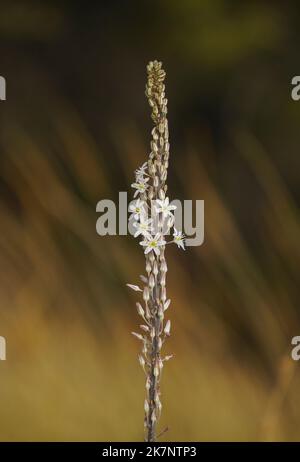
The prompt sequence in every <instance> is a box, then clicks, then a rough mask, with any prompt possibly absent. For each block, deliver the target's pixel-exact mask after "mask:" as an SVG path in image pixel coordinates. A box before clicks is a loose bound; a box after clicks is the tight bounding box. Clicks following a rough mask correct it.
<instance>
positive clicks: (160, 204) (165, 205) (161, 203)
mask: <svg viewBox="0 0 300 462" xmlns="http://www.w3.org/2000/svg"><path fill="white" fill-rule="evenodd" d="M176 209H177V207H176V205H170V204H169V198H168V197H166V198H165V199H163V200H160V199H156V211H157V212H158V213H162V214H163V217H167V216H173V214H172V210H176Z"/></svg>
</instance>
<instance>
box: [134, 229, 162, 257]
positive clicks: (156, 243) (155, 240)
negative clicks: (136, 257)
mask: <svg viewBox="0 0 300 462" xmlns="http://www.w3.org/2000/svg"><path fill="white" fill-rule="evenodd" d="M145 238H146V239H145V240H144V241H141V242H140V245H142V246H144V247H145V251H144V253H145V254H147V253H149V252H151V250H153V252H154V253H155V254H156V255H159V254H160V247H161V246H162V245H165V244H166V241H165V240H164V239H163V237H162V236H161V234H159V233H157V234H156V235H155V236H150V235H148V236H145Z"/></svg>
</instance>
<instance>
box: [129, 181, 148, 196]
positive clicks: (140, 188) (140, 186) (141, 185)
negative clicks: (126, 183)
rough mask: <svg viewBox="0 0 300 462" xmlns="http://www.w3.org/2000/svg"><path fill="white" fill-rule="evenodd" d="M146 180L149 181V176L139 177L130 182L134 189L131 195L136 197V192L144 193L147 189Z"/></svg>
mask: <svg viewBox="0 0 300 462" xmlns="http://www.w3.org/2000/svg"><path fill="white" fill-rule="evenodd" d="M147 181H149V178H139V180H138V181H137V182H136V183H132V185H131V187H132V188H133V189H136V191H135V193H134V196H133V197H136V196H137V195H138V194H140V193H144V192H145V191H146V190H147V188H148V185H147V184H146V183H147Z"/></svg>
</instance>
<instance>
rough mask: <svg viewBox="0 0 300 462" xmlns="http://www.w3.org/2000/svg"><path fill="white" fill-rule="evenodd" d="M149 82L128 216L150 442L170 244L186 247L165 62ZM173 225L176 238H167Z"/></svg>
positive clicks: (155, 65) (152, 67)
mask: <svg viewBox="0 0 300 462" xmlns="http://www.w3.org/2000/svg"><path fill="white" fill-rule="evenodd" d="M147 72H148V81H147V85H146V96H147V98H148V102H149V105H150V107H151V108H152V115H151V117H152V120H153V122H154V127H153V129H152V132H151V133H152V140H151V152H150V154H149V159H148V162H145V163H144V164H143V165H142V166H141V167H140V168H138V169H137V170H136V171H135V182H134V183H133V184H132V185H131V186H132V188H133V189H134V190H135V192H134V197H135V198H136V199H135V201H133V202H132V203H131V204H130V206H129V212H131V215H130V218H129V220H131V221H132V222H133V227H134V228H135V229H136V232H135V234H134V237H136V238H137V237H139V238H141V241H140V245H141V246H142V247H143V249H144V254H145V259H146V273H147V275H146V276H144V275H142V276H141V280H142V282H143V284H144V286H143V289H141V288H140V287H139V286H137V285H132V284H127V285H128V287H130V288H131V289H133V290H135V291H137V292H139V291H140V292H142V296H143V305H144V306H142V305H141V304H140V303H137V304H136V305H137V311H138V314H139V315H140V316H141V317H142V319H143V324H141V325H140V328H141V331H142V332H141V333H136V332H132V334H133V335H134V336H135V337H136V338H138V339H139V340H140V341H141V342H142V352H141V354H140V355H139V362H140V364H141V366H142V368H143V370H144V372H145V374H146V399H145V405H144V409H145V420H144V426H145V432H146V441H156V439H157V433H156V432H157V430H156V429H157V421H158V419H159V417H160V414H161V409H162V404H161V399H160V394H161V393H160V379H161V374H162V370H163V367H164V363H165V362H166V361H168V360H169V359H171V357H172V355H168V356H162V354H161V349H162V346H163V344H164V342H165V340H166V338H167V337H169V336H170V332H171V322H170V320H167V321H165V312H166V310H167V309H168V307H169V305H170V300H169V299H167V292H166V273H167V269H168V268H167V263H166V258H165V247H166V245H167V244H169V243H175V244H177V246H178V247H181V248H182V249H184V235H183V234H182V232H180V231H178V230H176V229H175V227H174V221H175V220H174V214H173V212H174V210H175V209H176V206H175V205H172V204H170V201H169V198H168V196H167V184H166V180H167V174H168V165H169V149H170V145H169V129H168V121H167V117H166V115H167V99H166V97H165V85H164V79H165V75H166V74H165V71H164V70H163V69H162V63H161V62H158V61H153V62H150V63H149V64H148V66H147ZM172 229H173V239H171V240H170V239H169V240H167V236H169V235H170V233H171V231H172Z"/></svg>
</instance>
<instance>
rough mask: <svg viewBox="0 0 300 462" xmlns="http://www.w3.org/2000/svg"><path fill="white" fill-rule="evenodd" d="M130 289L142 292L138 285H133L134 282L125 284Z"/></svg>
mask: <svg viewBox="0 0 300 462" xmlns="http://www.w3.org/2000/svg"><path fill="white" fill-rule="evenodd" d="M126 285H127V286H128V287H129V288H130V289H132V290H135V292H143V291H142V289H140V288H139V286H135V285H134V284H126Z"/></svg>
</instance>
